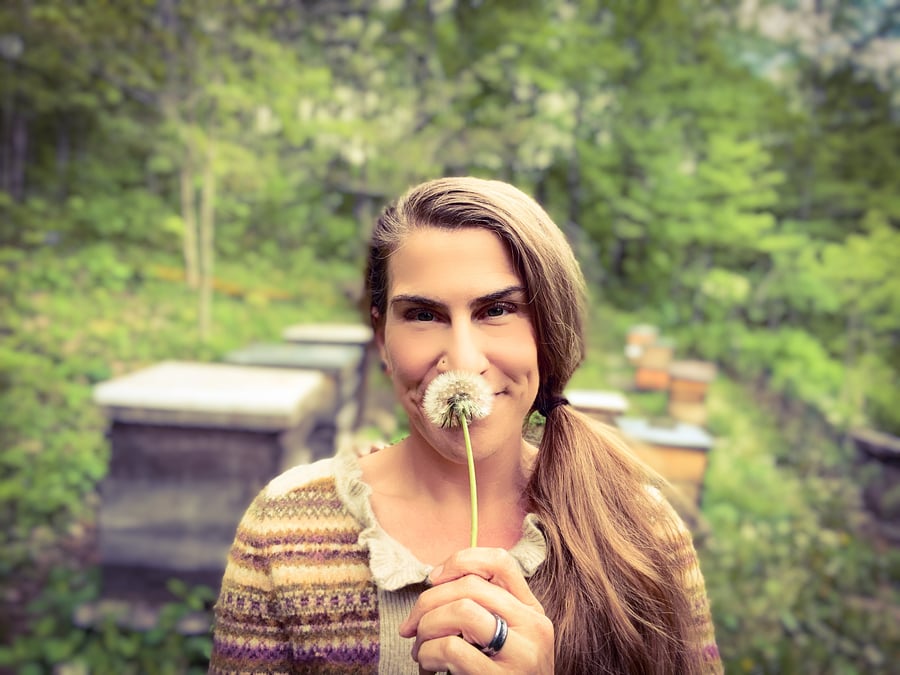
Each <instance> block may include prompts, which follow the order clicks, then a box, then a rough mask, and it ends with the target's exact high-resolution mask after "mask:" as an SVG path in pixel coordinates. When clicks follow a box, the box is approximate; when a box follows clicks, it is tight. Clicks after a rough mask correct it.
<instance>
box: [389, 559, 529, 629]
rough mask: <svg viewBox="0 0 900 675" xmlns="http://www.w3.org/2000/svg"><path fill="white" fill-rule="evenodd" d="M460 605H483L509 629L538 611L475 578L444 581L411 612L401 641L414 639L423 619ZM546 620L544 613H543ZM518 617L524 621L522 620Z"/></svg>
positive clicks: (424, 593) (418, 601)
mask: <svg viewBox="0 0 900 675" xmlns="http://www.w3.org/2000/svg"><path fill="white" fill-rule="evenodd" d="M459 601H468V602H472V603H475V604H477V605H480V606H481V607H482V608H483V609H484V610H485V611H487V612H488V613H494V614H499V615H500V616H502V617H504V618H505V619H506V620H507V622H509V623H510V625H517V624H518V623H520V622H521V621H523V620H524V621H527V620H528V617H530V616H533V615H534V614H535V610H534V609H533V608H532V607H530V606H528V605H526V604H524V603H522V602H521V601H520V600H518V598H516V597H515V596H514V595H512V594H511V593H510V592H509V591H507V590H506V589H504V588H501V587H500V586H497V585H496V584H492V583H491V582H489V581H487V580H486V579H483V578H482V577H479V576H476V575H474V574H469V575H466V576H464V577H461V578H459V579H453V580H452V581H445V582H443V583H442V584H441V585H440V586H434V587H433V588H429V589H428V590H426V591H424V592H423V593H422V594H421V595H419V598H418V599H417V600H416V604H415V605H413V608H412V610H410V613H409V616H408V617H407V618H406V620H405V621H404V622H403V623H402V624H400V635H401V636H402V637H413V636H414V635H416V633H417V631H418V630H419V628H418V626H419V623H420V622H421V620H422V618H423V617H424V616H425V615H426V614H428V613H429V612H432V611H434V610H436V609H438V608H440V607H443V606H445V605H451V604H454V603H457V602H459ZM541 616H543V613H541ZM516 617H522V618H521V620H520V619H518V618H516Z"/></svg>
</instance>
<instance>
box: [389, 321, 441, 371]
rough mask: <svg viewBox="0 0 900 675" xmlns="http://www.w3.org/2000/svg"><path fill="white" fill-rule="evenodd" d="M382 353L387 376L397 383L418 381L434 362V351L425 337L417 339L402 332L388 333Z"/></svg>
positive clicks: (420, 336)
mask: <svg viewBox="0 0 900 675" xmlns="http://www.w3.org/2000/svg"><path fill="white" fill-rule="evenodd" d="M384 351H385V356H386V358H385V361H386V363H387V366H388V374H389V375H390V376H391V377H392V378H393V379H394V380H395V381H399V382H410V381H413V382H416V381H418V380H420V379H421V378H422V377H424V375H425V374H426V373H427V372H428V370H429V368H430V367H431V366H432V365H433V363H434V360H435V356H434V349H433V348H431V347H430V346H429V341H428V339H427V338H426V337H425V336H423V335H419V336H418V338H417V336H416V335H410V334H408V333H407V332H406V331H402V330H400V331H392V332H390V333H388V335H387V336H386V339H385V348H384Z"/></svg>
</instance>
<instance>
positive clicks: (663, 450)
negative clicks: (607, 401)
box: [616, 417, 713, 505]
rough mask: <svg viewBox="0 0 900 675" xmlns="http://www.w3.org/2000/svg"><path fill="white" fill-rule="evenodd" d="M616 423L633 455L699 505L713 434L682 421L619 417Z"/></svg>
mask: <svg viewBox="0 0 900 675" xmlns="http://www.w3.org/2000/svg"><path fill="white" fill-rule="evenodd" d="M616 426H617V427H618V428H619V429H620V430H621V431H622V434H623V436H624V438H625V440H626V441H627V442H628V444H629V446H630V447H631V448H632V450H634V452H635V454H636V455H637V456H638V457H640V458H641V459H643V460H644V461H645V462H646V463H647V464H649V465H650V466H651V467H653V468H654V469H655V470H656V471H658V472H659V473H660V475H662V476H663V477H664V478H665V479H666V480H668V481H669V482H670V483H672V485H673V486H674V487H675V488H677V489H678V490H679V491H680V493H681V494H682V495H683V496H684V497H685V499H687V500H688V501H690V502H692V503H693V504H697V505H699V504H700V501H701V498H702V495H703V481H704V478H705V476H706V467H707V463H708V460H709V452H710V450H711V449H712V447H713V439H712V437H711V436H710V435H709V434H708V433H707V432H706V431H704V430H703V429H701V428H700V427H698V426H696V425H693V424H686V423H684V422H677V421H669V420H661V421H654V420H649V419H645V418H640V417H618V418H616Z"/></svg>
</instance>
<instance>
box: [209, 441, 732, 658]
mask: <svg viewBox="0 0 900 675" xmlns="http://www.w3.org/2000/svg"><path fill="white" fill-rule="evenodd" d="M361 476H362V472H361V469H360V467H359V463H358V461H357V460H356V457H355V456H354V455H353V454H352V453H349V452H348V453H341V454H339V455H338V456H336V457H334V458H329V459H325V460H321V461H319V462H316V463H315V464H310V465H303V466H298V467H295V468H294V469H291V470H289V471H287V472H285V473H284V474H282V475H281V476H279V477H278V478H276V479H274V480H273V481H272V482H271V483H270V484H269V485H268V486H267V487H266V488H265V489H264V490H263V491H262V492H261V493H260V494H259V495H258V496H257V498H256V499H255V500H254V501H253V503H252V504H251V505H250V507H249V508H248V509H247V512H246V513H245V515H244V517H243V519H242V520H241V523H240V525H239V526H238V530H237V535H236V537H235V540H234V544H233V545H232V548H231V552H230V554H229V557H228V563H227V566H226V570H225V575H224V578H223V580H222V588H221V592H220V595H219V600H218V602H217V603H216V607H215V617H216V620H215V630H214V640H213V653H212V659H211V662H210V667H209V672H210V673H213V674H215V675H225V674H233V675H236V674H249V673H268V674H275V673H321V674H326V675H327V674H332V673H333V674H335V675H337V674H345V673H371V674H373V675H374V674H376V673H391V674H392V675H393V674H397V675H402V674H404V673H410V674H411V675H417V673H418V672H419V671H418V665H417V664H416V663H415V662H414V661H413V660H412V659H411V657H410V649H411V646H412V640H405V639H403V638H401V637H400V636H399V632H398V629H399V625H400V623H401V622H402V621H403V620H404V619H405V618H406V616H407V615H408V614H409V611H410V609H411V608H412V606H413V604H414V603H415V601H416V598H417V597H418V595H419V594H420V593H421V592H422V591H423V590H424V588H425V586H424V583H423V582H424V581H425V579H426V577H427V576H428V574H429V572H430V571H431V567H430V566H428V565H425V564H424V563H421V562H420V561H418V560H417V559H416V558H415V557H414V556H413V555H412V553H411V552H410V551H409V550H408V549H406V548H405V547H404V546H402V545H401V544H399V543H398V542H397V541H396V540H394V539H392V538H391V537H390V535H388V534H387V533H386V532H385V531H384V530H383V529H382V528H381V527H380V526H379V524H378V521H377V520H376V518H375V514H374V512H373V510H372V507H371V503H370V499H369V498H370V494H371V489H370V488H369V486H368V485H366V484H365V483H364V482H363V481H362V478H361ZM686 542H687V545H686V547H685V550H684V555H683V556H682V560H683V561H684V575H683V578H684V580H685V583H686V584H687V585H688V586H689V588H688V591H689V592H690V593H691V595H692V597H693V598H694V600H695V603H694V605H695V616H694V625H695V626H696V627H697V633H696V635H697V640H698V644H697V648H698V649H700V650H702V653H703V654H704V657H705V660H706V662H707V664H708V666H709V669H708V672H709V673H720V672H721V662H720V660H719V655H718V650H717V648H716V644H715V638H714V634H713V626H712V622H711V619H710V615H709V606H708V602H707V599H706V592H705V589H704V586H703V578H702V576H701V575H700V570H699V566H698V563H697V558H696V553H695V552H694V550H693V546H692V545H691V543H690V538H689V536H688V537H687V539H686ZM510 553H511V554H512V556H513V557H514V558H515V559H516V561H517V562H518V563H519V567H520V570H521V571H522V573H523V574H524V575H525V577H526V578H529V577H530V576H531V575H532V574H534V572H535V571H536V570H537V568H538V567H539V566H540V564H541V563H542V562H543V560H544V559H545V557H546V543H545V541H544V539H543V535H542V534H541V532H540V529H539V527H538V523H537V519H536V518H535V517H534V516H533V515H529V516H528V517H526V519H525V521H524V522H523V525H522V538H521V540H520V541H519V543H518V544H517V545H516V546H515V547H513V548H512V549H511V550H510Z"/></svg>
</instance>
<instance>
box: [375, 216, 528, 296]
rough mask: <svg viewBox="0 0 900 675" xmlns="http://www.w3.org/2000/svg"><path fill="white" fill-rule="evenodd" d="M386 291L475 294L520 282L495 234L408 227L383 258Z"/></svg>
mask: <svg viewBox="0 0 900 675" xmlns="http://www.w3.org/2000/svg"><path fill="white" fill-rule="evenodd" d="M388 281H389V290H388V293H389V296H391V297H392V296H395V295H402V294H414V295H424V296H428V297H432V298H444V297H447V296H454V295H460V294H462V295H469V296H473V297H474V296H478V295H481V294H485V293H490V292H493V291H496V290H498V289H500V288H507V287H509V286H515V285H522V279H521V278H520V277H519V275H518V273H517V272H516V270H515V266H514V265H513V262H512V256H511V255H510V253H509V250H508V248H507V246H506V244H505V243H504V242H503V241H502V240H501V239H500V237H499V236H498V235H496V234H494V233H493V232H491V231H489V230H485V229H482V228H477V227H464V228H457V229H452V230H450V229H443V228H438V227H422V228H418V229H416V230H413V231H412V233H410V235H409V236H408V237H407V238H406V240H405V241H404V243H403V245H402V246H400V247H399V248H398V249H397V250H396V251H395V252H394V254H393V255H392V256H391V258H390V260H389V262H388Z"/></svg>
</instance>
